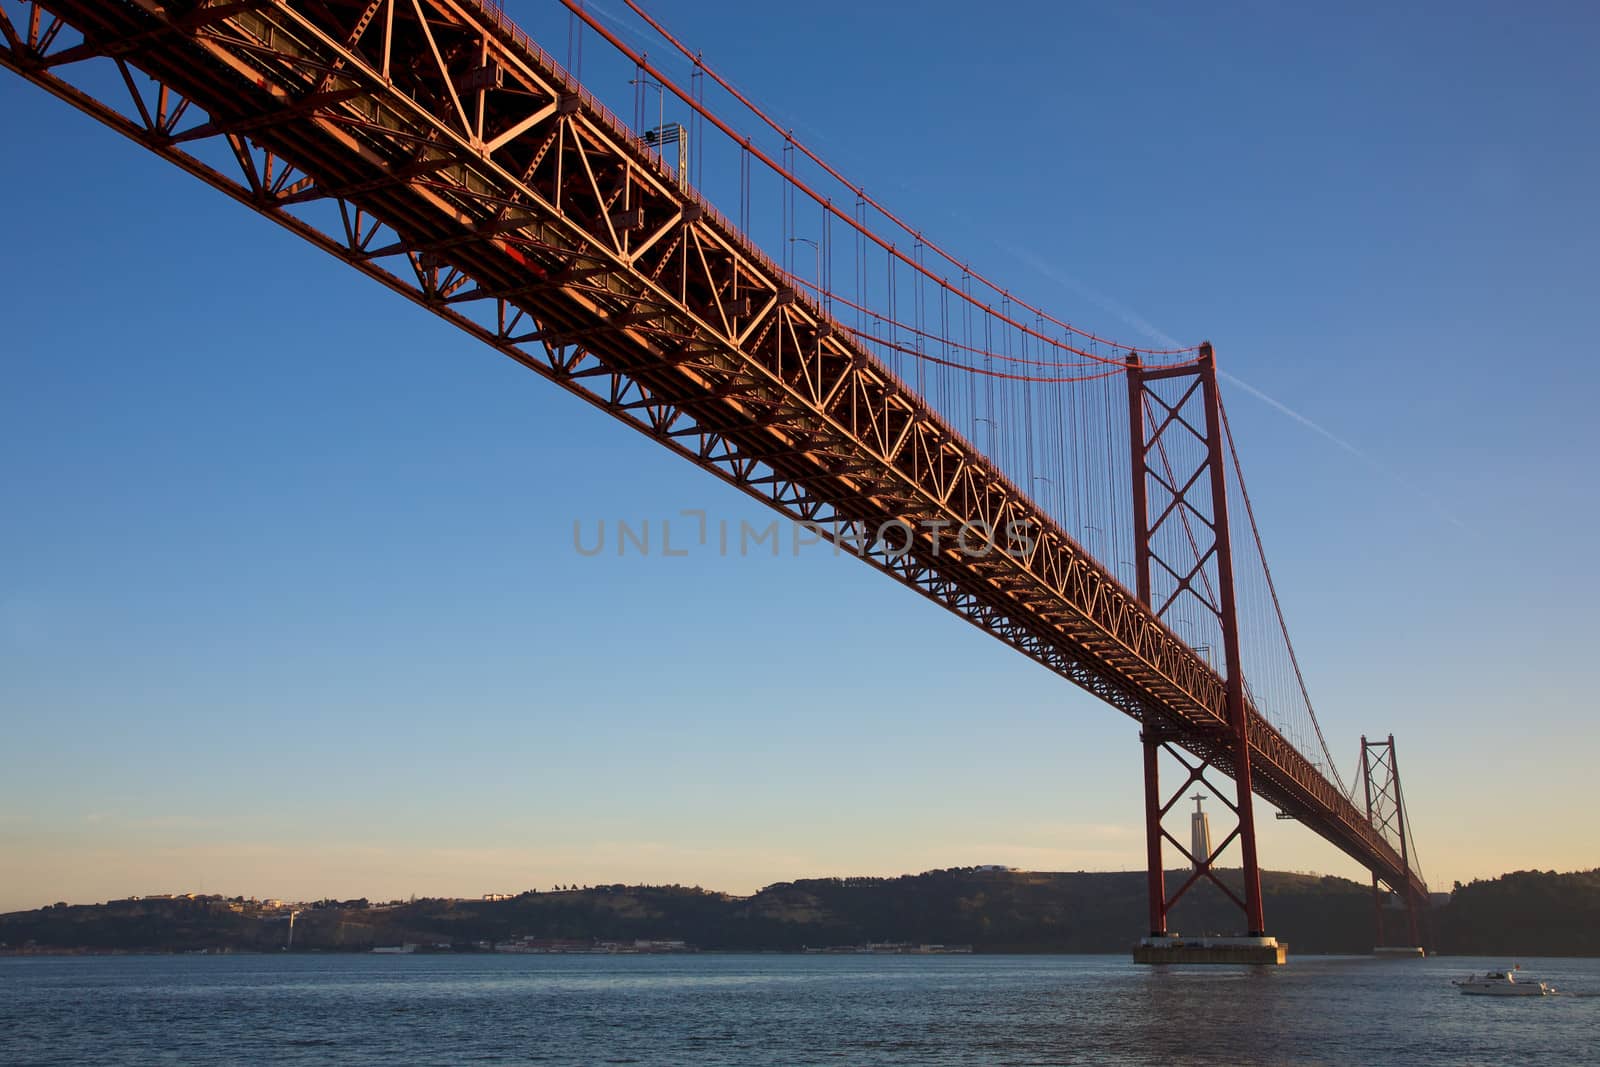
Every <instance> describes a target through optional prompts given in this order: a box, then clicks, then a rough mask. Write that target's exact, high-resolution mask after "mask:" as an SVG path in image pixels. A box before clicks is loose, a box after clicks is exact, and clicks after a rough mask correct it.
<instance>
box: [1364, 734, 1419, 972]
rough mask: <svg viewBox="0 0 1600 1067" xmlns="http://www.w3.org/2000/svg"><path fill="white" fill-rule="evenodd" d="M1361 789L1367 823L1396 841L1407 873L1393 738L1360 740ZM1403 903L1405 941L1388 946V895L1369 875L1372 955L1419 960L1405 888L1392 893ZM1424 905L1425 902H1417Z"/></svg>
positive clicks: (1412, 898) (1413, 907) (1413, 906)
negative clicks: (1388, 834)
mask: <svg viewBox="0 0 1600 1067" xmlns="http://www.w3.org/2000/svg"><path fill="white" fill-rule="evenodd" d="M1361 785H1362V788H1363V790H1364V791H1365V793H1366V800H1367V821H1368V822H1370V823H1371V824H1372V825H1373V826H1375V827H1377V829H1378V831H1379V832H1380V833H1390V834H1393V835H1394V836H1395V837H1397V838H1399V841H1400V858H1401V861H1402V863H1403V864H1404V866H1405V868H1406V870H1410V869H1411V862H1412V857H1411V842H1410V837H1411V831H1410V827H1408V826H1407V825H1406V804H1405V794H1404V793H1402V792H1401V791H1400V764H1399V762H1398V760H1397V759H1396V757H1395V751H1394V734H1390V735H1389V738H1388V740H1386V741H1368V740H1367V738H1366V735H1364V734H1363V735H1362V737H1361ZM1393 892H1395V893H1398V894H1399V895H1400V897H1401V899H1402V900H1403V901H1404V902H1405V908H1406V932H1407V934H1408V936H1409V940H1407V941H1406V943H1405V944H1404V945H1403V946H1395V945H1391V944H1390V943H1389V939H1388V938H1387V937H1386V936H1385V935H1384V923H1383V912H1384V904H1385V903H1386V902H1387V899H1388V896H1389V891H1386V890H1385V889H1384V888H1382V887H1381V886H1380V885H1379V884H1378V875H1377V873H1376V872H1374V873H1373V875H1372V918H1373V930H1374V941H1373V944H1374V946H1375V951H1376V953H1377V954H1378V955H1380V956H1420V955H1422V954H1423V952H1424V949H1423V945H1422V937H1421V931H1420V928H1419V926H1418V923H1417V905H1418V903H1419V901H1418V899H1417V897H1416V894H1415V893H1413V892H1412V891H1411V890H1410V888H1409V887H1408V886H1398V887H1395V888H1394V889H1393ZM1420 903H1422V904H1423V905H1426V903H1427V901H1426V900H1423V901H1420Z"/></svg>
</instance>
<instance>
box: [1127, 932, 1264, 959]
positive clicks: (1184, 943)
mask: <svg viewBox="0 0 1600 1067" xmlns="http://www.w3.org/2000/svg"><path fill="white" fill-rule="evenodd" d="M1288 958H1289V946H1288V945H1287V944H1286V943H1284V942H1281V941H1279V940H1278V939H1277V938H1275V937H1179V936H1177V935H1175V934H1174V935H1173V936H1171V937H1147V938H1145V939H1144V940H1143V941H1141V942H1139V943H1138V944H1137V945H1135V946H1134V948H1133V962H1134V963H1246V964H1257V965H1264V966H1269V967H1276V966H1281V965H1282V964H1284V963H1286V962H1288Z"/></svg>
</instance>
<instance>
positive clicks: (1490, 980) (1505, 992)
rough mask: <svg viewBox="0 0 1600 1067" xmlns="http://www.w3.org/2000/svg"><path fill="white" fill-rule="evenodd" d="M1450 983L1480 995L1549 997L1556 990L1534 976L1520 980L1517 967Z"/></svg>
mask: <svg viewBox="0 0 1600 1067" xmlns="http://www.w3.org/2000/svg"><path fill="white" fill-rule="evenodd" d="M1450 984H1451V985H1453V986H1455V987H1456V988H1457V989H1459V990H1461V992H1463V993H1467V994H1470V995H1472V996H1479V997H1547V996H1549V995H1550V994H1551V993H1554V992H1555V987H1554V986H1551V985H1549V984H1548V983H1545V982H1538V981H1534V980H1533V979H1532V978H1524V979H1522V980H1521V981H1518V980H1517V971H1516V969H1515V968H1513V969H1512V970H1509V971H1489V972H1487V973H1485V974H1474V975H1471V976H1469V977H1467V978H1457V979H1456V980H1455V981H1453V982H1451V983H1450Z"/></svg>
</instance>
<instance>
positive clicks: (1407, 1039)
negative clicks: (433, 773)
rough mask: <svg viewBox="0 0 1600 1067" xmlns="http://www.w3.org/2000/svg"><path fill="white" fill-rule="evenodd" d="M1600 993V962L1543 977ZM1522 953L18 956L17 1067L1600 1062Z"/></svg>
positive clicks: (1585, 1008) (1589, 1029) (1587, 1025)
mask: <svg viewBox="0 0 1600 1067" xmlns="http://www.w3.org/2000/svg"><path fill="white" fill-rule="evenodd" d="M1520 962H1521V963H1522V965H1523V968H1524V971H1525V972H1526V973H1528V974H1532V975H1535V976H1537V977H1540V978H1544V979H1545V980H1547V981H1551V982H1553V983H1554V984H1555V985H1556V986H1557V987H1558V988H1560V989H1562V990H1568V989H1570V990H1572V991H1573V992H1575V993H1590V994H1596V993H1600V960H1522V961H1520ZM1508 963H1509V961H1506V960H1477V959H1463V958H1441V959H1430V960H1394V961H1380V960H1372V959H1362V958H1336V957H1299V958H1295V957H1291V962H1290V964H1289V965H1288V966H1286V967H1279V968H1245V967H1186V968H1159V967H1139V966H1135V965H1134V964H1132V963H1130V962H1129V961H1128V960H1127V959H1126V958H1125V957H1110V956H925V957H915V956H912V957H900V956H788V955H770V956H768V955H742V956H741V955H696V956H489V955H458V956H453V955H433V956H430V955H420V954H419V955H411V956H351V955H321V954H304V955H300V954H297V955H292V956H247V955H241V956H120V957H118V956H109V957H107V956H102V957H76V958H74V957H26V958H17V957H14V958H0V1063H4V1064H8V1065H9V1064H17V1065H22V1064H111V1065H135V1064H137V1065H146V1064H168V1063H173V1064H176V1063H183V1064H190V1063H206V1064H209V1063H240V1064H310V1063H317V1064H363V1065H365V1064H384V1065H391V1064H450V1065H455V1064H585V1065H587V1064H601V1063H639V1064H741V1065H743V1064H752V1065H780V1064H781V1065H791V1064H812V1063H829V1064H850V1065H855V1064H884V1063H899V1064H955V1063H961V1064H1077V1063H1083V1064H1108V1063H1129V1064H1190V1063H1195V1064H1212V1063H1214V1064H1280V1063H1305V1064H1361V1065H1368V1064H1406V1065H1413V1064H1451V1065H1459V1064H1475V1063H1482V1064H1494V1065H1496V1067H1503V1065H1506V1064H1513V1063H1538V1064H1583V1063H1590V1064H1593V1063H1600V996H1587V997H1585V996H1571V997H1569V996H1557V997H1545V998H1528V999H1521V998H1518V999H1498V998H1488V997H1467V996H1462V995H1460V994H1459V993H1458V992H1457V991H1456V990H1455V989H1453V988H1452V987H1451V986H1450V979H1451V978H1453V977H1458V976H1461V975H1464V974H1465V973H1467V972H1469V971H1481V970H1486V969H1489V968H1491V967H1504V966H1506V965H1507V964H1508Z"/></svg>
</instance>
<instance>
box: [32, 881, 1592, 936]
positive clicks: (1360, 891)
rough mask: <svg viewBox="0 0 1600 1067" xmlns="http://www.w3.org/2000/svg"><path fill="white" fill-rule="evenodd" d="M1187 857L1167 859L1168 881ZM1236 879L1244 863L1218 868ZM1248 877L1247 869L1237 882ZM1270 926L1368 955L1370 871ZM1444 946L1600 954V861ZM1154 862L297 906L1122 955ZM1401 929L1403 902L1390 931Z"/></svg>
mask: <svg viewBox="0 0 1600 1067" xmlns="http://www.w3.org/2000/svg"><path fill="white" fill-rule="evenodd" d="M1187 873H1188V872H1179V871H1172V872H1168V875H1167V881H1168V889H1169V891H1171V890H1172V889H1173V888H1176V886H1177V885H1179V884H1180V883H1181V880H1182V879H1183V878H1186V877H1187ZM1222 877H1223V879H1224V881H1229V882H1235V883H1236V880H1237V878H1238V872H1237V871H1232V872H1222ZM1235 888H1236V885H1235ZM1262 890H1263V894H1264V897H1265V909H1266V914H1267V918H1268V923H1269V928H1270V931H1271V932H1272V933H1273V934H1275V935H1276V936H1278V937H1279V938H1280V939H1281V940H1285V941H1287V942H1289V944H1290V946H1291V950H1292V951H1293V952H1296V953H1306V954H1310V953H1366V952H1369V951H1370V950H1371V949H1372V946H1373V941H1374V937H1373V929H1372V899H1371V896H1370V894H1369V891H1368V887H1367V886H1365V885H1361V884H1358V883H1356V882H1352V881H1349V880H1346V879H1342V878H1331V877H1316V876H1310V875H1298V874H1287V873H1283V872H1264V873H1263V875H1262ZM288 911H289V909H288V908H287V907H286V906H283V905H278V904H276V903H275V902H271V903H268V904H261V903H258V902H253V901H244V900H240V899H238V898H234V899H231V900H229V899H224V898H221V897H198V898H187V897H178V898H175V899H169V898H160V899H151V898H146V899H143V900H133V899H130V900H123V901H113V902H110V903H107V904H100V905H82V906H70V905H66V904H60V905H56V906H53V907H48V908H41V909H38V910H36V911H28V912H15V913H12V914H9V915H4V916H0V946H3V947H5V948H7V949H9V950H11V951H16V950H24V949H27V948H30V947H31V948H32V949H36V950H55V951H61V950H89V951H118V950H120V951H191V950H196V949H219V948H228V949H235V950H272V949H276V948H279V947H281V946H282V945H284V944H285V942H286V941H287V935H288V927H289V922H288ZM1428 921H1429V923H1430V926H1431V929H1432V931H1433V937H1432V941H1433V947H1434V948H1435V949H1436V950H1438V951H1444V952H1452V953H1458V954H1473V955H1497V956H1503V955H1600V871H1589V872H1584V873H1577V874H1556V873H1554V872H1549V873H1540V872H1537V871H1531V872H1518V873H1516V874H1510V875H1506V876H1504V877H1502V878H1498V879H1494V880H1492V881H1484V882H1473V883H1472V884H1471V885H1468V886H1458V887H1457V889H1456V892H1455V893H1454V894H1453V895H1452V897H1451V899H1450V900H1449V902H1448V903H1445V904H1442V905H1441V906H1438V907H1435V908H1433V909H1432V910H1431V913H1430V914H1429V916H1428ZM1146 922H1147V919H1146V903H1145V876H1144V874H1143V873H1142V872H1128V873H1076V874H1072V873H1047V872H1035V871H1007V870H992V869H971V868H960V869H953V870H941V871H928V872H925V873H923V874H917V875H904V876H902V877H899V878H811V879H803V880H799V881H795V882H781V883H778V884H775V885H771V886H768V887H766V888H765V889H762V890H761V891H760V892H758V893H756V894H754V895H753V896H749V897H735V896H730V895H728V894H725V893H714V892H709V891H706V890H703V889H700V888H698V887H694V888H687V887H683V886H623V885H613V886H593V887H584V888H582V889H566V890H560V891H552V892H528V893H523V894H521V895H519V896H515V897H511V898H509V899H503V900H493V901H490V900H481V901H480V900H434V899H430V900H418V901H414V902H410V903H396V904H391V905H371V904H369V903H368V902H367V901H364V900H362V901H344V902H337V901H322V902H318V903H317V904H314V905H306V906H303V910H301V911H300V912H299V914H298V915H297V917H296V920H295V932H294V944H295V947H296V948H304V949H313V948H315V949H327V950H362V949H367V948H370V947H372V946H375V945H394V944H400V943H402V942H414V943H418V944H421V945H424V946H430V947H431V946H435V945H438V946H441V947H447V946H453V947H456V948H467V947H472V946H475V945H477V944H478V943H480V942H491V943H492V942H500V941H507V940H511V939H516V938H536V939H542V940H565V941H571V942H577V943H593V942H595V941H620V942H631V941H634V940H638V939H649V940H680V941H684V942H687V943H689V944H690V945H693V946H696V947H698V948H701V949H706V950H780V951H784V950H787V951H798V950H800V949H802V948H807V947H810V948H826V947H833V946H848V945H860V944H865V943H867V942H884V941H892V942H910V943H913V944H947V945H971V946H972V947H973V949H974V950H975V951H978V952H1113V953H1121V952H1125V951H1127V950H1128V948H1129V947H1130V946H1131V945H1132V944H1133V943H1134V942H1135V941H1136V940H1137V939H1138V938H1139V937H1140V935H1142V934H1143V933H1144V932H1145V927H1146ZM1238 924H1239V915H1238V911H1237V909H1236V908H1235V907H1234V906H1233V904H1232V903H1231V902H1230V901H1229V900H1228V899H1227V898H1226V897H1225V896H1224V894H1223V893H1222V892H1221V891H1220V890H1218V889H1217V888H1216V887H1215V886H1212V885H1210V884H1209V883H1204V882H1202V883H1201V884H1199V885H1197V886H1196V887H1195V889H1194V890H1191V892H1190V893H1189V894H1188V895H1187V896H1186V897H1185V898H1184V900H1183V901H1182V903H1181V904H1180V905H1179V906H1178V908H1177V909H1176V910H1175V912H1174V913H1173V915H1172V917H1171V927H1172V929H1173V931H1175V932H1179V933H1183V934H1189V935H1197V934H1205V933H1237V932H1239V929H1238ZM1401 929H1402V925H1401V922H1400V920H1399V916H1398V915H1396V916H1394V918H1393V921H1392V925H1391V926H1390V930H1391V936H1390V940H1398V938H1397V937H1396V936H1395V934H1396V933H1397V932H1398V931H1399V930H1401Z"/></svg>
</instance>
